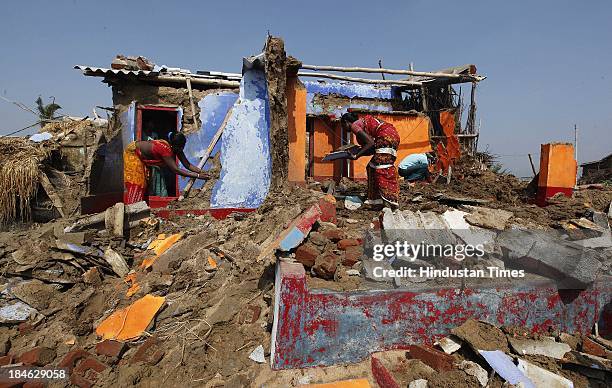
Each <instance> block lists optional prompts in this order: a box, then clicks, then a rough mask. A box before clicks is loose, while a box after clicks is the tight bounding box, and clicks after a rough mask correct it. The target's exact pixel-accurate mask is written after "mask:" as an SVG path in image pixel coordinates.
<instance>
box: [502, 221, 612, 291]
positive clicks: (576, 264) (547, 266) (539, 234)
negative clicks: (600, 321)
mask: <svg viewBox="0 0 612 388" xmlns="http://www.w3.org/2000/svg"><path fill="white" fill-rule="evenodd" d="M497 243H498V244H499V246H500V247H501V248H502V250H503V251H504V261H505V262H506V264H507V265H511V266H512V267H520V268H523V269H525V270H526V271H528V272H532V273H537V274H539V275H542V276H545V277H548V278H550V279H554V280H556V281H557V282H558V284H559V285H560V286H562V287H567V288H576V287H578V288H584V287H586V286H588V285H589V284H590V283H592V282H593V281H594V280H595V278H596V276H597V273H598V271H599V269H600V268H601V265H602V264H601V261H600V259H599V256H600V255H599V253H597V252H596V251H594V250H592V249H587V248H584V247H582V246H580V245H578V244H575V243H573V242H570V241H563V240H561V239H560V238H558V237H556V236H554V235H552V234H550V233H547V232H543V231H532V230H519V229H512V230H506V231H503V232H501V233H500V234H499V235H498V237H497Z"/></svg>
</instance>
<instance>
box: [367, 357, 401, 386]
mask: <svg viewBox="0 0 612 388" xmlns="http://www.w3.org/2000/svg"><path fill="white" fill-rule="evenodd" d="M372 375H373V376H374V380H376V383H377V384H378V386H380V387H384V388H400V385H399V384H398V383H397V381H395V378H394V377H393V375H392V374H391V372H389V370H387V368H385V366H384V365H383V363H382V362H380V360H379V359H377V358H376V357H372Z"/></svg>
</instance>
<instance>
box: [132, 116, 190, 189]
mask: <svg viewBox="0 0 612 388" xmlns="http://www.w3.org/2000/svg"><path fill="white" fill-rule="evenodd" d="M137 112H138V114H137V119H136V123H137V125H136V140H160V139H161V140H168V136H169V135H170V133H172V132H176V131H178V128H179V123H180V121H179V120H180V116H179V111H178V108H173V107H160V106H150V105H143V106H139V107H138V110H137ZM177 163H178V160H177ZM149 168H150V174H149V181H148V184H147V194H148V197H149V201H151V200H155V199H156V198H176V197H178V193H179V186H178V176H177V175H176V174H174V173H173V172H172V171H170V169H169V168H168V167H165V166H161V167H149Z"/></svg>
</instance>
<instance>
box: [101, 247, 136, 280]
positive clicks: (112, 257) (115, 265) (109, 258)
mask: <svg viewBox="0 0 612 388" xmlns="http://www.w3.org/2000/svg"><path fill="white" fill-rule="evenodd" d="M104 260H105V261H106V262H107V263H108V264H110V266H111V268H112V269H113V272H115V273H116V274H117V275H119V276H120V277H125V276H126V275H127V274H128V273H129V272H130V267H128V265H127V263H126V262H125V259H124V258H123V256H121V254H119V253H118V252H115V251H114V250H113V249H111V248H110V247H109V248H107V249H106V250H105V251H104Z"/></svg>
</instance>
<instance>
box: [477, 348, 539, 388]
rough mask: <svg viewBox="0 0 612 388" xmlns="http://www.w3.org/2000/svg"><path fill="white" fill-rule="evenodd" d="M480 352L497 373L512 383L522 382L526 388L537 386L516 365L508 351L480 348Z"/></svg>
mask: <svg viewBox="0 0 612 388" xmlns="http://www.w3.org/2000/svg"><path fill="white" fill-rule="evenodd" d="M479 353H480V355H481V356H482V357H483V358H484V359H485V360H486V361H487V363H488V364H489V366H491V368H492V369H493V370H494V371H495V373H497V374H498V375H499V376H500V377H501V378H503V379H504V380H506V381H507V382H509V383H510V384H512V385H518V384H522V386H523V387H524V388H536V385H535V384H534V383H533V382H532V381H531V380H530V379H529V378H528V377H527V376H525V374H524V373H523V372H522V371H521V370H520V369H519V368H517V366H516V365H514V363H513V362H512V359H511V358H510V357H509V356H508V355H507V354H506V353H504V352H502V351H501V350H480V351H479Z"/></svg>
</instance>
